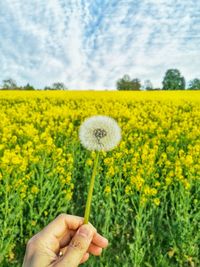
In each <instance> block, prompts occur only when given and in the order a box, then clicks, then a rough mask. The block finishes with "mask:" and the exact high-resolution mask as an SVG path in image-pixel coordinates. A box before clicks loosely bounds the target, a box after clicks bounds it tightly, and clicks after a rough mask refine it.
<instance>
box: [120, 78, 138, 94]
mask: <svg viewBox="0 0 200 267" xmlns="http://www.w3.org/2000/svg"><path fill="white" fill-rule="evenodd" d="M140 88H141V84H140V80H139V79H133V80H131V78H130V76H129V75H127V74H125V75H124V76H123V78H121V79H119V80H118V81H117V90H127V91H131V90H140Z"/></svg>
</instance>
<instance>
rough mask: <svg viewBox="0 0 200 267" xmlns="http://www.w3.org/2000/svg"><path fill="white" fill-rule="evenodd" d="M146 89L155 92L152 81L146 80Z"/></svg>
mask: <svg viewBox="0 0 200 267" xmlns="http://www.w3.org/2000/svg"><path fill="white" fill-rule="evenodd" d="M144 89H145V90H153V84H152V82H151V81H150V80H146V81H145V82H144Z"/></svg>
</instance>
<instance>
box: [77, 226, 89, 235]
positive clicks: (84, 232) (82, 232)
mask: <svg viewBox="0 0 200 267" xmlns="http://www.w3.org/2000/svg"><path fill="white" fill-rule="evenodd" d="M78 234H80V235H82V236H84V237H91V236H92V231H91V230H90V229H88V228H87V227H86V226H81V227H80V228H79V229H78Z"/></svg>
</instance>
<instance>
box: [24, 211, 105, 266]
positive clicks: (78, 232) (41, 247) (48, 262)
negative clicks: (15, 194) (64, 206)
mask: <svg viewBox="0 0 200 267" xmlns="http://www.w3.org/2000/svg"><path fill="white" fill-rule="evenodd" d="M107 245H108V240H107V239H106V238H104V237H103V236H101V235H100V234H98V233H97V231H96V229H95V228H94V226H92V225H91V224H90V223H89V224H83V218H82V217H78V216H73V215H67V214H61V215H59V216H58V217H57V218H56V219H55V220H54V221H52V222H51V223H50V224H48V225H47V226H46V227H45V228H44V229H43V230H42V231H40V232H39V233H38V234H36V235H35V236H33V237H32V238H31V239H30V240H29V242H28V244H27V247H26V254H25V257H24V263H23V267H77V266H78V265H79V264H80V263H83V262H85V261H87V260H88V258H89V253H91V254H93V255H95V256H98V255H100V254H101V252H102V248H105V247H107ZM60 255H62V256H60Z"/></svg>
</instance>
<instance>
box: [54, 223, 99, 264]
mask: <svg viewBox="0 0 200 267" xmlns="http://www.w3.org/2000/svg"><path fill="white" fill-rule="evenodd" d="M95 233H96V229H95V228H94V227H93V226H92V225H91V224H83V225H82V226H80V228H79V229H78V231H77V232H76V234H75V235H74V237H73V239H72V240H71V242H70V244H69V246H68V248H67V251H66V253H65V255H64V256H63V257H62V258H61V261H60V262H59V265H58V266H59V267H62V266H63V267H64V266H68V267H77V266H78V265H79V264H80V261H81V259H82V258H83V256H84V255H85V253H86V252H87V250H88V248H89V246H90V243H91V241H92V238H93V236H94V234H95Z"/></svg>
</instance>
